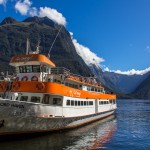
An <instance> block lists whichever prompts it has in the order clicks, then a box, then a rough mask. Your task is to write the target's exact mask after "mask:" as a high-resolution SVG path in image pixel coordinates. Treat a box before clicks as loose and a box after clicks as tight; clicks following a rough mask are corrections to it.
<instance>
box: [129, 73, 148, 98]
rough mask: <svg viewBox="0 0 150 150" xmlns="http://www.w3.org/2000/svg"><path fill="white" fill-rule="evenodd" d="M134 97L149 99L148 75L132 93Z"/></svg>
mask: <svg viewBox="0 0 150 150" xmlns="http://www.w3.org/2000/svg"><path fill="white" fill-rule="evenodd" d="M132 94H134V95H135V97H136V98H139V99H149V100H150V75H149V76H148V77H147V78H146V79H145V80H144V81H143V82H142V83H141V84H140V85H139V86H138V87H137V88H136V90H135V91H134V92H133V93H132Z"/></svg>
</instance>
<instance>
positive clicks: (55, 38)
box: [48, 25, 62, 58]
mask: <svg viewBox="0 0 150 150" xmlns="http://www.w3.org/2000/svg"><path fill="white" fill-rule="evenodd" d="M61 29H62V25H61V26H60V29H59V31H58V33H57V35H56V37H55V39H54V41H53V43H52V45H51V47H50V49H49V52H48V57H49V58H50V52H51V50H52V47H53V45H54V43H55V41H56V39H57V37H58V35H59V33H60V31H61Z"/></svg>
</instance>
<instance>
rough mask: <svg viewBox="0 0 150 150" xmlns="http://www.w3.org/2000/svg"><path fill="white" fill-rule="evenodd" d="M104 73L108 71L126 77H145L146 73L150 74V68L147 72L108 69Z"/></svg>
mask: <svg viewBox="0 0 150 150" xmlns="http://www.w3.org/2000/svg"><path fill="white" fill-rule="evenodd" d="M104 71H108V72H115V73H118V74H124V75H135V74H136V75H143V74H145V73H148V72H149V71H150V67H149V68H146V69H145V70H135V69H131V70H128V71H121V70H110V69H109V68H108V67H106V68H105V69H104Z"/></svg>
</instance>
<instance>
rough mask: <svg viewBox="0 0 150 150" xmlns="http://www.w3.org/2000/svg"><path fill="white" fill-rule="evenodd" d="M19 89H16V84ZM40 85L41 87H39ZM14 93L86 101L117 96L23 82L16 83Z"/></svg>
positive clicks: (61, 86)
mask: <svg viewBox="0 0 150 150" xmlns="http://www.w3.org/2000/svg"><path fill="white" fill-rule="evenodd" d="M18 83H19V87H17V89H16V86H15V85H16V84H18ZM39 84H40V85H39ZM38 85H39V86H38ZM12 88H13V89H12V92H29V93H32V92H33V93H50V94H56V95H62V96H68V97H76V98H86V99H112V100H114V99H116V95H115V94H104V93H96V92H88V91H83V90H79V89H74V88H71V87H68V86H65V85H63V84H58V83H51V82H36V81H21V82H14V83H13V86H12Z"/></svg>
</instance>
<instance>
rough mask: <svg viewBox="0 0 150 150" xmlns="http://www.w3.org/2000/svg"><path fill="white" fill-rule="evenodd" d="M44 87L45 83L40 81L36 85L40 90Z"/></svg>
mask: <svg viewBox="0 0 150 150" xmlns="http://www.w3.org/2000/svg"><path fill="white" fill-rule="evenodd" d="M44 88H45V85H44V84H43V83H38V84H37V85H36V89H37V90H39V91H41V90H43V89H44Z"/></svg>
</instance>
